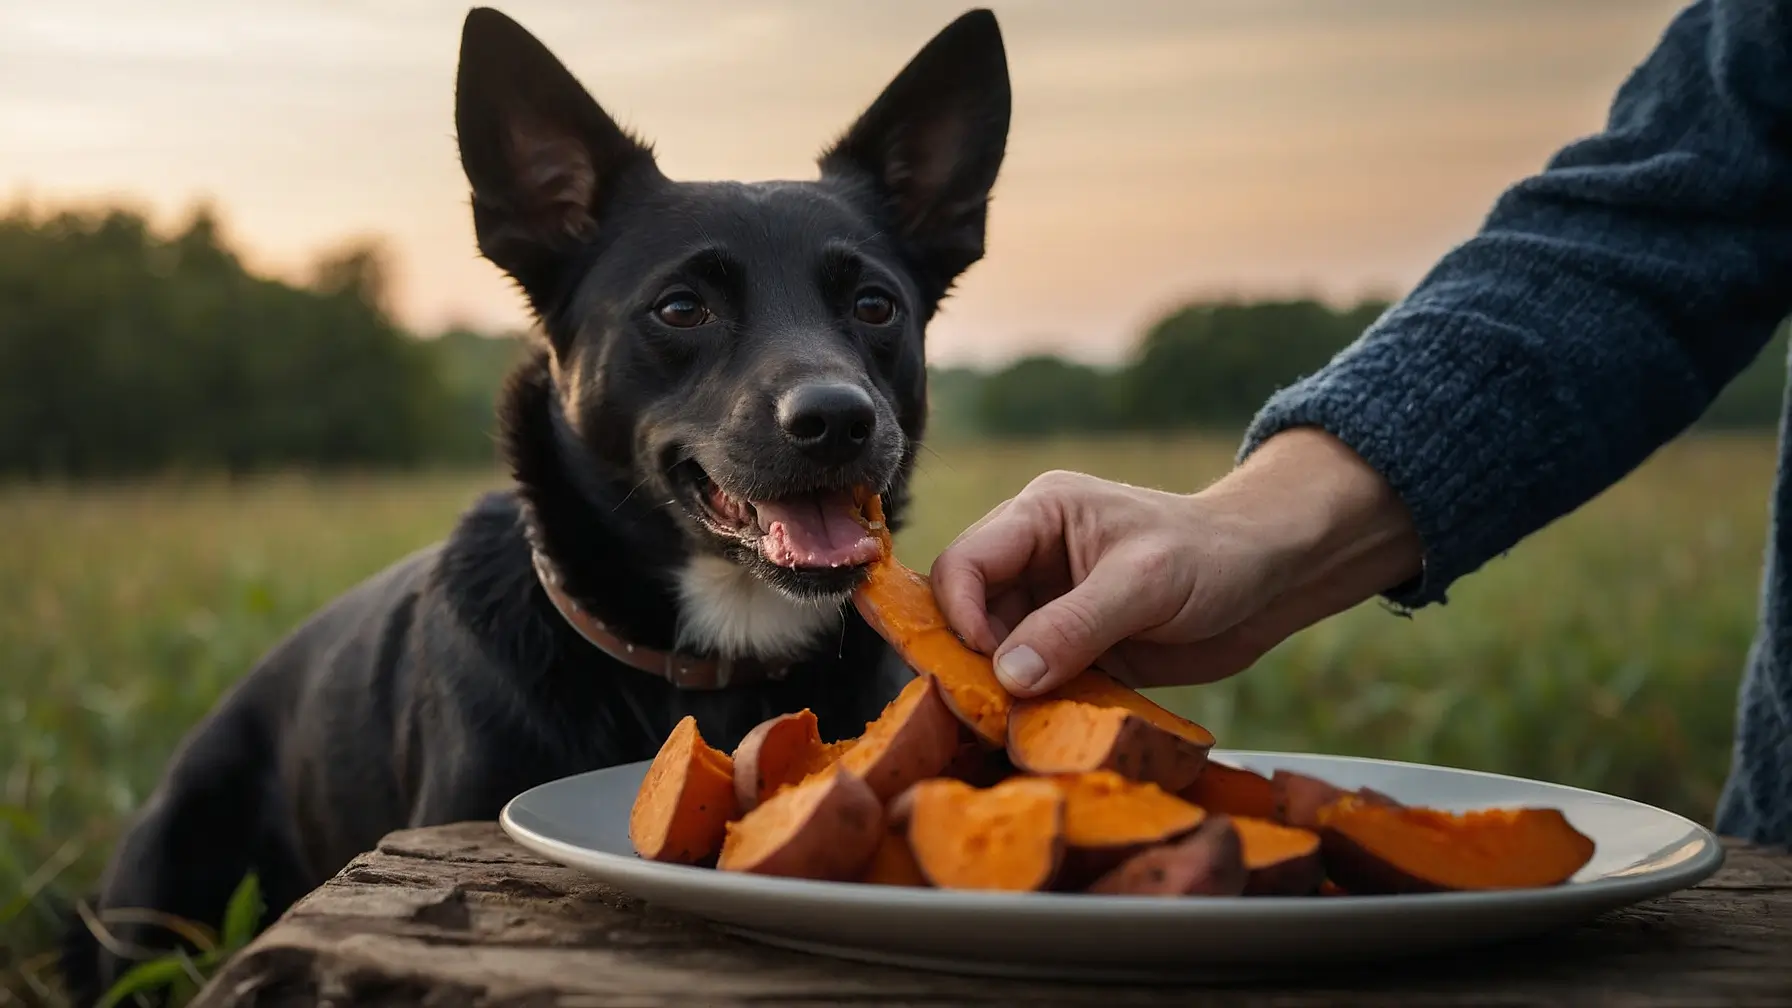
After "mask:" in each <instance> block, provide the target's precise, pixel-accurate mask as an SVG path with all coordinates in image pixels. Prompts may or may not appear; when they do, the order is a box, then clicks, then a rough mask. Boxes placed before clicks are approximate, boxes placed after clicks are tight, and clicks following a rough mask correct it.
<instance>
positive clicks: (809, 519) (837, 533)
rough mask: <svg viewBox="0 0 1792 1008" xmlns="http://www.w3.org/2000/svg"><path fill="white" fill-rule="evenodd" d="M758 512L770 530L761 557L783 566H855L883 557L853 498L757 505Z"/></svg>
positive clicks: (761, 522) (806, 498)
mask: <svg viewBox="0 0 1792 1008" xmlns="http://www.w3.org/2000/svg"><path fill="white" fill-rule="evenodd" d="M753 510H755V511H756V512H758V514H759V526H760V527H761V528H763V529H765V535H764V536H763V537H761V538H760V540H759V552H760V553H761V554H762V555H764V557H765V558H766V559H767V560H770V561H771V562H772V563H775V564H777V565H778V566H780V567H854V566H857V565H859V564H862V563H870V562H871V561H873V560H876V559H877V557H878V554H879V553H880V552H881V548H880V547H879V546H878V545H877V540H876V539H873V538H871V534H870V533H869V532H867V531H865V527H864V526H863V525H860V524H859V522H858V517H857V509H856V507H855V506H854V504H853V501H852V494H850V493H842V494H827V495H815V496H804V497H790V498H787V499H785V500H772V501H754V502H753Z"/></svg>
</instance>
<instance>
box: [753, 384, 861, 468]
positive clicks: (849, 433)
mask: <svg viewBox="0 0 1792 1008" xmlns="http://www.w3.org/2000/svg"><path fill="white" fill-rule="evenodd" d="M876 424H877V410H876V407H874V406H873V405H872V404H871V396H870V395H869V394H867V393H866V392H865V390H864V389H862V388H859V387H858V386H857V385H846V384H836V383H829V384H815V385H798V386H797V387H796V388H793V389H791V390H790V391H788V392H786V393H784V395H783V397H782V398H780V399H779V400H778V426H779V427H782V428H783V429H784V436H785V437H787V438H789V439H790V443H791V444H793V445H796V446H797V447H798V448H800V449H802V450H803V452H804V453H806V454H807V455H809V456H810V457H811V458H814V459H815V460H816V461H818V462H824V463H830V464H838V463H841V462H850V461H852V460H853V459H854V458H857V457H858V455H859V453H860V452H861V451H864V450H865V443H866V442H867V441H870V440H871V430H872V428H873V427H875V426H876Z"/></svg>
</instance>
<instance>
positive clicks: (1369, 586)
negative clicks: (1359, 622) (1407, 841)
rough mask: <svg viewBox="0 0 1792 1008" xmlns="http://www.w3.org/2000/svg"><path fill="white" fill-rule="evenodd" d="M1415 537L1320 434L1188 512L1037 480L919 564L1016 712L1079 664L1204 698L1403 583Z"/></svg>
mask: <svg viewBox="0 0 1792 1008" xmlns="http://www.w3.org/2000/svg"><path fill="white" fill-rule="evenodd" d="M1421 556H1422V552H1421V548H1420V545H1419V541H1418V535H1417V533H1416V531H1415V530H1414V529H1413V525H1412V520H1411V518H1410V516H1409V515H1408V514H1407V512H1406V509H1405V507H1404V505H1402V504H1401V503H1400V501H1399V499H1398V498H1397V497H1396V496H1395V494H1394V492H1393V490H1392V488H1390V487H1389V486H1388V484H1387V482H1386V481H1385V480H1384V479H1382V477H1381V476H1380V474H1378V473H1376V472H1375V471H1374V470H1373V469H1371V468H1370V467H1369V466H1368V465H1367V464H1366V463H1364V462H1363V460H1362V459H1361V458H1360V457H1358V456H1357V455H1356V453H1355V452H1353V451H1351V450H1350V448H1349V447H1347V446H1346V445H1344V444H1343V443H1342V442H1340V441H1338V440H1337V439H1336V438H1334V437H1332V436H1331V435H1329V434H1326V433H1324V432H1323V431H1320V430H1317V429H1313V428H1299V429H1295V430H1290V431H1286V432H1284V433H1282V434H1279V435H1276V436H1275V437H1273V438H1270V439H1269V440H1268V441H1266V442H1264V443H1263V445H1262V446H1261V447H1259V448H1258V450H1257V451H1256V452H1255V453H1253V454H1252V455H1251V457H1250V458H1249V459H1247V460H1246V461H1245V463H1244V464H1243V465H1241V466H1239V467H1238V468H1237V469H1235V470H1233V471H1232V472H1231V473H1230V474H1228V475H1227V476H1226V477H1224V478H1222V479H1221V480H1220V481H1218V482H1217V483H1215V484H1214V485H1213V486H1211V487H1209V488H1208V489H1206V490H1203V491H1201V492H1199V493H1196V494H1191V495H1181V494H1169V493H1163V492H1161V491H1156V490H1146V489H1141V488H1139V487H1133V486H1127V485H1125V484H1121V483H1111V482H1108V481H1106V480H1100V479H1096V478H1095V477H1093V476H1085V475H1081V474H1077V473H1063V472H1054V473H1047V474H1045V475H1043V476H1041V477H1039V478H1038V479H1035V480H1034V481H1033V482H1032V483H1030V484H1028V486H1027V487H1026V489H1024V490H1022V491H1021V492H1020V494H1018V495H1017V496H1015V497H1014V498H1012V499H1010V500H1008V501H1006V502H1004V503H1002V504H1001V505H998V506H997V507H996V508H995V509H994V510H992V511H991V512H990V513H989V514H988V515H986V516H984V518H983V519H982V520H981V521H979V522H977V523H976V524H975V525H973V526H971V527H970V528H969V529H967V530H965V531H964V532H963V533H962V534H961V535H960V536H959V537H958V539H957V540H955V541H954V542H953V543H952V545H951V546H949V547H947V548H946V550H945V551H944V552H942V553H941V554H940V556H939V558H938V559H937V560H935V561H934V564H933V570H932V575H931V578H932V583H933V589H934V593H935V595H936V596H937V597H938V599H939V603H940V607H941V609H942V610H943V611H944V612H945V615H946V618H947V620H948V621H949V622H950V623H951V624H952V627H953V629H954V630H956V631H957V632H958V633H959V635H960V636H962V637H963V638H964V639H965V641H966V643H968V644H970V646H972V647H974V648H976V649H977V650H979V651H982V652H983V653H985V654H992V655H994V657H995V663H996V674H997V676H998V677H999V678H1000V679H1001V680H1002V682H1003V685H1004V686H1006V687H1007V688H1008V690H1009V691H1010V692H1012V693H1014V694H1016V695H1018V696H1036V695H1038V694H1040V693H1045V692H1049V691H1050V690H1052V689H1054V688H1056V687H1057V686H1058V685H1060V684H1061V683H1063V682H1065V681H1066V680H1068V679H1070V678H1072V677H1074V676H1075V675H1077V674H1078V673H1080V672H1082V671H1083V670H1084V669H1085V668H1088V667H1089V666H1090V665H1091V664H1099V665H1100V666H1101V667H1102V669H1103V670H1104V671H1107V672H1108V673H1110V674H1112V675H1114V676H1116V677H1118V678H1120V679H1121V680H1123V681H1125V682H1128V683H1130V684H1132V685H1134V686H1140V687H1150V686H1170V685H1187V684H1193V683H1202V682H1211V681H1213V680H1216V679H1222V678H1224V677H1226V676H1229V675H1232V674H1233V673H1236V672H1239V671H1241V670H1243V669H1245V668H1247V667H1249V666H1250V664H1251V663H1252V662H1254V661H1256V659H1257V658H1258V657H1260V656H1261V655H1262V654H1263V653H1264V652H1266V651H1268V650H1269V649H1270V648H1272V647H1274V646H1275V645H1276V644H1278V643H1280V642H1281V641H1282V640H1283V639H1285V638H1286V637H1288V636H1289V635H1290V634H1292V633H1294V632H1295V631H1297V630H1300V629H1303V628H1304V627H1307V626H1309V625H1311V624H1313V623H1315V622H1318V621H1319V620H1321V619H1323V618H1325V617H1326V616H1330V615H1332V614H1333V613H1337V612H1341V611H1343V610H1345V609H1348V608H1350V607H1351V606H1354V605H1356V604H1357V603H1358V602H1361V601H1363V600H1365V599H1368V598H1370V597H1373V596H1374V595H1376V594H1377V593H1379V592H1382V591H1386V590H1388V589H1390V588H1392V587H1394V586H1395V585H1398V584H1400V583H1401V582H1403V581H1405V580H1407V579H1409V578H1411V577H1413V576H1414V575H1416V574H1417V573H1418V572H1419V570H1420V564H1421Z"/></svg>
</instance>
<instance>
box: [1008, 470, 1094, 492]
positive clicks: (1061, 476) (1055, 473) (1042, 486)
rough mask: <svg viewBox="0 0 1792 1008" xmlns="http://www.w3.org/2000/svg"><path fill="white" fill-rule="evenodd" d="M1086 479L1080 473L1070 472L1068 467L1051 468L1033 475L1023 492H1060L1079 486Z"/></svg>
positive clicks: (1084, 482)
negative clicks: (1048, 470)
mask: <svg viewBox="0 0 1792 1008" xmlns="http://www.w3.org/2000/svg"><path fill="white" fill-rule="evenodd" d="M1088 479H1089V477H1088V476H1085V475H1083V474H1082V473H1075V472H1071V471H1069V470H1068V469H1053V470H1051V471H1050V472H1043V473H1040V474H1039V475H1037V476H1035V477H1033V479H1032V480H1031V481H1030V482H1028V483H1027V487H1026V490H1025V491H1023V492H1024V493H1027V494H1031V495H1037V494H1061V493H1065V492H1067V491H1072V490H1076V489H1079V488H1081V487H1082V486H1084V485H1086V483H1087V481H1088Z"/></svg>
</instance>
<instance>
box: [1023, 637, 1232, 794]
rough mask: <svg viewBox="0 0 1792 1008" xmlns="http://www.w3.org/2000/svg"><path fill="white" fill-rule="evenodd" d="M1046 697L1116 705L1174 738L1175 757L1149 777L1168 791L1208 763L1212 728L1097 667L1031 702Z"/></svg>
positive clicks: (1192, 777) (1191, 778) (1186, 782)
mask: <svg viewBox="0 0 1792 1008" xmlns="http://www.w3.org/2000/svg"><path fill="white" fill-rule="evenodd" d="M1047 699H1049V700H1075V701H1079V702H1081V703H1086V704H1089V705H1091V706H1095V707H1118V708H1121V709H1122V710H1126V711H1129V712H1131V713H1132V714H1134V715H1137V716H1138V717H1139V718H1140V719H1141V720H1143V721H1145V723H1147V724H1149V725H1151V726H1153V727H1155V728H1158V729H1160V730H1162V731H1164V732H1165V733H1167V734H1169V735H1171V736H1173V737H1174V738H1176V739H1177V740H1178V742H1179V743H1180V745H1179V753H1180V755H1179V757H1178V759H1177V760H1176V761H1175V762H1174V763H1173V765H1171V766H1166V767H1164V768H1163V769H1162V772H1160V773H1159V774H1157V775H1155V776H1153V777H1152V778H1151V780H1152V782H1153V783H1155V784H1157V785H1159V786H1160V787H1163V788H1167V789H1168V790H1171V791H1180V790H1181V789H1183V788H1185V787H1187V786H1188V785H1189V784H1190V783H1192V782H1193V781H1194V780H1195V778H1196V777H1198V776H1200V773H1201V767H1203V766H1205V765H1206V763H1207V752H1208V750H1210V749H1212V748H1213V733H1212V732H1210V731H1208V730H1207V729H1205V728H1203V727H1201V726H1200V725H1198V724H1196V723H1194V722H1193V721H1190V720H1189V719H1187V718H1185V717H1182V716H1180V715H1177V714H1173V713H1171V712H1170V711H1167V710H1165V709H1164V708H1162V707H1160V706H1158V705H1157V704H1155V703H1153V702H1152V701H1151V699H1150V698H1149V697H1147V696H1145V695H1144V694H1143V693H1140V692H1139V691H1138V690H1135V689H1133V688H1131V687H1130V686H1124V685H1122V684H1121V683H1119V682H1118V681H1116V680H1115V679H1114V678H1113V677H1112V676H1110V675H1108V674H1107V673H1106V672H1103V671H1101V670H1100V669H1093V668H1092V669H1088V670H1086V671H1084V672H1083V673H1082V674H1081V675H1079V676H1077V677H1076V678H1075V679H1072V680H1070V681H1069V682H1067V683H1065V684H1064V685H1062V686H1060V687H1058V688H1057V689H1055V690H1053V691H1052V692H1051V693H1049V694H1047V695H1046V696H1045V697H1041V698H1036V699H1035V700H1034V701H1031V702H1038V701H1039V700H1047Z"/></svg>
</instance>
